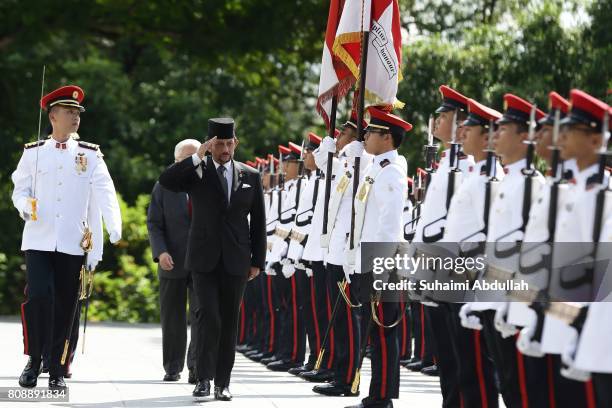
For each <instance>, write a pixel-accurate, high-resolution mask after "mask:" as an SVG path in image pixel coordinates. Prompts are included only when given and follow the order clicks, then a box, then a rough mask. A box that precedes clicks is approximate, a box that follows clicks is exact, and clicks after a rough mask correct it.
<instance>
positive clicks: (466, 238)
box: [443, 99, 504, 408]
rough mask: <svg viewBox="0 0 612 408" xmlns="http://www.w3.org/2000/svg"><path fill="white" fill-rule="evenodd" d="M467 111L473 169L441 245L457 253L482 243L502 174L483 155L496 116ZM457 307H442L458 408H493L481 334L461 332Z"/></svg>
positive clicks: (479, 109) (471, 104) (466, 143)
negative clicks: (459, 399)
mask: <svg viewBox="0 0 612 408" xmlns="http://www.w3.org/2000/svg"><path fill="white" fill-rule="evenodd" d="M468 111H469V115H468V117H467V119H466V121H465V122H463V126H464V127H465V130H464V133H463V151H464V152H465V154H468V155H472V156H473V157H474V161H475V162H476V164H475V165H474V166H471V167H469V169H468V170H469V172H468V174H467V175H466V176H465V178H464V180H463V182H462V183H461V185H460V186H459V188H458V189H457V190H456V192H455V194H454V195H453V198H452V200H451V204H450V207H449V209H448V215H447V218H446V229H445V230H444V238H443V241H445V242H449V243H453V244H451V245H453V246H454V245H455V244H458V246H461V247H464V246H465V245H466V243H467V242H484V241H485V240H486V233H487V225H486V224H487V222H488V213H487V214H486V216H485V212H486V211H488V209H489V208H490V207H489V205H490V202H491V201H490V200H491V199H492V198H493V197H492V196H493V192H492V190H493V186H494V185H495V184H496V182H497V181H499V180H501V179H503V178H504V172H503V168H502V167H501V165H500V164H499V162H498V161H497V160H495V155H494V152H491V151H487V146H488V145H489V143H490V142H489V135H490V134H492V132H493V131H494V129H491V126H495V125H494V123H495V121H496V120H498V119H499V118H501V113H499V112H497V111H496V110H494V109H491V108H489V107H487V106H484V105H482V104H480V103H478V102H477V101H475V100H473V99H468ZM491 142H492V141H491ZM487 183H489V185H488V186H489V189H487ZM487 193H488V194H489V196H488V197H487V196H486V195H487ZM479 255H482V254H479ZM470 257H472V258H473V257H475V255H470ZM461 305H462V303H453V304H449V305H448V307H449V308H450V309H451V313H450V314H449V316H448V320H447V323H448V327H449V329H450V330H451V333H452V335H451V336H449V337H450V339H451V344H452V346H453V353H454V357H455V363H456V365H457V381H458V384H459V390H460V392H461V397H462V402H463V406H464V407H465V408H468V407H482V406H488V407H496V406H497V404H498V392H497V387H496V386H495V378H494V372H493V367H492V365H491V362H490V358H489V355H488V353H486V344H485V341H484V338H483V336H482V333H481V332H480V331H479V330H474V328H482V326H480V325H479V324H478V326H480V327H472V328H471V329H467V328H464V327H463V326H461V320H460V317H459V313H458V312H459V308H460V307H461Z"/></svg>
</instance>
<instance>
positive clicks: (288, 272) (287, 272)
mask: <svg viewBox="0 0 612 408" xmlns="http://www.w3.org/2000/svg"><path fill="white" fill-rule="evenodd" d="M282 271H283V275H284V276H285V278H287V279H289V278H290V277H292V276H293V274H294V273H295V266H293V264H292V263H287V264H284V265H283V269H282Z"/></svg>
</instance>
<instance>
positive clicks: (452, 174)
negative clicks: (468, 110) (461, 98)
mask: <svg viewBox="0 0 612 408" xmlns="http://www.w3.org/2000/svg"><path fill="white" fill-rule="evenodd" d="M451 133H452V142H451V148H450V163H449V166H450V170H449V172H448V183H447V185H446V210H447V211H446V212H445V213H444V215H442V216H441V217H439V218H437V219H435V220H433V221H432V222H430V223H429V224H427V225H425V226H424V227H423V242H425V243H432V242H438V241H439V240H440V239H442V237H443V236H444V227H442V228H440V232H438V233H437V234H433V235H430V236H427V235H425V229H426V228H428V227H430V226H432V225H434V224H436V223H438V222H440V221H443V220H445V219H446V216H447V215H448V208H449V207H450V203H451V199H452V198H453V194H455V185H456V184H458V183H457V181H456V180H457V178H458V177H459V176H460V175H461V169H460V168H459V147H460V145H461V144H460V143H458V142H457V110H455V112H454V114H453V126H452V129H451Z"/></svg>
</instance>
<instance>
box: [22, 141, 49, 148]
mask: <svg viewBox="0 0 612 408" xmlns="http://www.w3.org/2000/svg"><path fill="white" fill-rule="evenodd" d="M44 144H45V140H39V141H37V142H30V143H26V144H25V145H23V148H24V149H32V148H33V147H38V146H42V145H44Z"/></svg>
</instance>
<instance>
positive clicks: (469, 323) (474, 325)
mask: <svg viewBox="0 0 612 408" xmlns="http://www.w3.org/2000/svg"><path fill="white" fill-rule="evenodd" d="M459 317H460V318H461V325H462V326H463V327H465V328H466V329H472V330H482V324H481V323H480V318H479V317H478V316H476V315H474V314H472V305H470V304H469V303H466V304H465V305H463V306H461V309H460V310H459Z"/></svg>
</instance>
